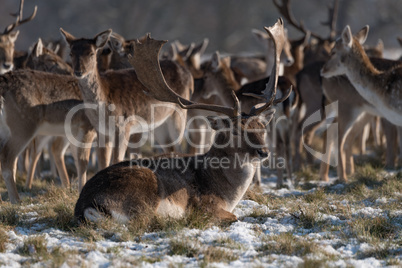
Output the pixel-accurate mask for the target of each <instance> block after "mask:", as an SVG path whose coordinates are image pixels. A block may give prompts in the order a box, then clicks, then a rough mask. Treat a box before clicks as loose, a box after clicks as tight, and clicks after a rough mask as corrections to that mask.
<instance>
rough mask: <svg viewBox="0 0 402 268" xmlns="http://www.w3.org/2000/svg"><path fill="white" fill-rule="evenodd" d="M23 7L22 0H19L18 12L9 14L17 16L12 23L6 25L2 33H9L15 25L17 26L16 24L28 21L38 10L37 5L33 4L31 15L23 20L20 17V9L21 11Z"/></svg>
mask: <svg viewBox="0 0 402 268" xmlns="http://www.w3.org/2000/svg"><path fill="white" fill-rule="evenodd" d="M23 9H24V0H21V1H20V9H19V11H18V13H16V14H11V15H12V16H14V17H17V19H16V21H15V22H14V23H13V24H10V25H8V26H7V27H6V29H5V30H4V32H3V34H9V33H11V31H12V30H14V29H15V27H17V26H19V25H21V24H24V23H26V22H28V21H31V20H33V19H34V18H35V16H36V12H37V11H38V7H37V6H35V8H34V11H33V12H32V15H31V16H29V17H28V18H26V19H24V20H23V19H22V11H23Z"/></svg>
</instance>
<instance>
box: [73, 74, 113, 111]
mask: <svg viewBox="0 0 402 268" xmlns="http://www.w3.org/2000/svg"><path fill="white" fill-rule="evenodd" d="M101 79H102V78H101V76H100V74H99V71H98V70H97V69H95V70H94V71H93V72H90V73H89V74H88V75H86V76H85V77H83V78H81V79H78V81H79V86H80V89H81V93H82V96H83V100H84V102H86V103H96V104H98V103H101V102H103V103H107V99H106V94H105V92H104V89H103V87H102V81H101Z"/></svg>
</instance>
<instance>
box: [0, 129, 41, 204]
mask: <svg viewBox="0 0 402 268" xmlns="http://www.w3.org/2000/svg"><path fill="white" fill-rule="evenodd" d="M34 131H35V130H34V128H31V132H29V131H27V130H26V129H25V130H24V131H18V133H20V135H11V136H10V137H9V138H8V140H7V141H6V142H5V144H4V145H3V148H2V150H1V152H0V163H1V171H2V175H3V179H4V181H5V183H6V188H7V192H8V195H9V198H10V202H11V203H13V204H16V203H19V202H20V198H19V195H18V191H17V186H16V172H17V160H18V155H19V154H20V153H21V152H22V151H23V150H24V148H25V147H26V146H27V145H28V144H29V142H30V141H31V139H32V137H33V135H34V134H33V133H34Z"/></svg>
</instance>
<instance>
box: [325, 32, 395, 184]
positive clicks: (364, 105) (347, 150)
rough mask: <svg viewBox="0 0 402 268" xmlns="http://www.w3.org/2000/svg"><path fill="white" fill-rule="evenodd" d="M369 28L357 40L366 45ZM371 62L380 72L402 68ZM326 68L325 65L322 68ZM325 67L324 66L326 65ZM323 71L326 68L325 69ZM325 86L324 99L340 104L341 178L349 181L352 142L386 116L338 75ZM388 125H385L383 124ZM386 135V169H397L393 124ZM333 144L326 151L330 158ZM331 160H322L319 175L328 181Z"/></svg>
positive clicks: (389, 63)
mask: <svg viewBox="0 0 402 268" xmlns="http://www.w3.org/2000/svg"><path fill="white" fill-rule="evenodd" d="M367 31H368V28H366V27H365V28H363V29H362V30H361V31H359V32H358V33H357V34H356V35H355V38H356V39H357V40H358V41H359V42H361V44H363V42H364V41H365V39H366V35H367ZM370 62H371V63H372V64H373V66H375V68H377V69H378V70H382V71H387V70H392V69H395V68H397V67H398V66H402V64H401V63H400V62H397V61H392V60H385V59H381V58H370ZM321 66H323V64H322V65H321ZM324 66H325V65H324ZM322 68H324V67H322ZM322 86H323V90H324V93H325V96H326V97H327V98H328V100H329V101H332V102H333V101H339V104H338V105H339V107H338V133H337V135H338V139H339V141H338V148H337V149H338V167H337V168H338V176H339V179H340V180H342V181H347V175H348V174H352V173H353V172H354V167H353V157H352V147H353V141H354V140H355V138H356V137H357V136H358V135H359V134H360V135H361V133H362V129H363V127H364V126H365V125H366V124H367V123H368V122H370V121H371V119H372V118H373V116H383V115H382V113H381V112H380V111H379V110H378V109H377V108H376V107H375V106H374V105H372V104H371V103H369V102H368V101H367V100H365V99H364V98H363V97H362V96H361V95H360V94H359V93H358V91H357V90H356V89H355V88H354V86H353V83H351V82H350V81H349V80H348V78H347V77H346V76H344V75H339V76H336V77H331V78H325V77H324V78H323V79H322ZM384 123H385V122H384ZM384 123H383V126H384V132H385V136H386V140H387V144H388V146H387V157H386V161H387V166H388V167H393V166H394V156H395V152H394V146H393V145H392V144H394V143H396V133H394V132H396V129H394V128H395V127H394V126H392V125H389V124H388V125H384ZM331 146H332V144H330V147H329V148H326V153H327V155H329V152H330V150H331ZM326 163H328V160H326V161H323V162H322V165H321V170H320V176H321V178H323V179H324V180H328V168H329V167H328V165H327V164H326Z"/></svg>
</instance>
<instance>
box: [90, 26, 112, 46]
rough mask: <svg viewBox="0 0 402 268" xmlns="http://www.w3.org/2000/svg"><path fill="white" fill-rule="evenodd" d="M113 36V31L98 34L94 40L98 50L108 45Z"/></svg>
mask: <svg viewBox="0 0 402 268" xmlns="http://www.w3.org/2000/svg"><path fill="white" fill-rule="evenodd" d="M111 34H112V30H111V29H109V30H107V31H104V32H101V33H100V34H97V35H96V36H95V38H94V40H95V45H96V48H102V47H104V46H105V45H106V43H107V41H108V40H109V37H110V35H111Z"/></svg>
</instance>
